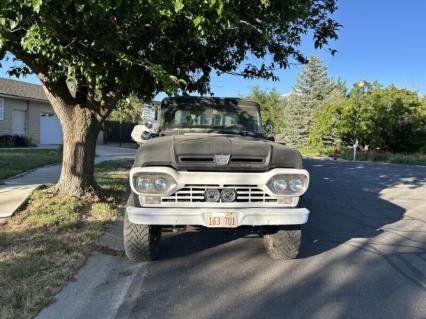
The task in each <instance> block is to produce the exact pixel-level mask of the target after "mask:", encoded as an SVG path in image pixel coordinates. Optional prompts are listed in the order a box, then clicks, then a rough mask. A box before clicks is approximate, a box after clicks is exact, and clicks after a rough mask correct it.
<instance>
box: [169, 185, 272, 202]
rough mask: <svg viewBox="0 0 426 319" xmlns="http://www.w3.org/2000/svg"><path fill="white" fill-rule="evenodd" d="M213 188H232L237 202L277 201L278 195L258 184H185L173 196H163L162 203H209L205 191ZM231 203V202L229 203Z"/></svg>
mask: <svg viewBox="0 0 426 319" xmlns="http://www.w3.org/2000/svg"><path fill="white" fill-rule="evenodd" d="M211 188H219V189H223V188H232V189H235V191H236V192H237V199H236V201H235V202H237V203H277V202H278V199H277V198H276V197H271V196H270V195H269V194H267V193H265V192H264V191H263V190H261V189H260V188H258V186H257V185H223V186H220V185H214V184H211V185H195V184H193V185H185V187H184V188H181V189H180V190H178V191H177V192H176V193H174V194H173V195H171V196H167V197H162V198H161V202H162V203H204V202H205V203H207V202H206V200H205V198H204V193H205V191H206V190H207V189H211ZM227 204H229V203H227Z"/></svg>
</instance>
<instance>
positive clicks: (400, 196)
mask: <svg viewBox="0 0 426 319" xmlns="http://www.w3.org/2000/svg"><path fill="white" fill-rule="evenodd" d="M305 166H306V168H307V169H308V170H309V171H310V173H311V186H310V188H309V191H308V193H307V194H306V196H305V197H304V198H303V205H304V206H306V207H308V208H309V209H310V211H311V216H310V219H309V222H308V224H306V225H305V227H304V230H303V243H302V249H301V253H300V256H299V258H298V259H295V260H291V261H274V260H271V259H269V258H268V256H267V255H266V253H265V251H264V248H263V242H262V239H260V238H257V237H256V236H253V235H247V234H244V233H236V234H235V233H234V234H233V233H223V232H218V231H200V232H194V231H193V232H183V233H169V234H167V235H166V236H165V238H164V240H162V243H161V256H160V260H159V261H155V262H151V263H142V264H139V265H138V264H134V263H130V262H129V261H127V260H125V259H123V258H120V257H117V256H107V255H102V254H99V253H95V254H94V255H93V256H92V257H91V258H90V259H89V261H88V262H87V263H86V265H85V267H83V268H82V269H81V270H80V272H79V273H78V274H77V275H76V278H75V280H74V281H72V282H70V283H69V284H68V285H67V287H66V288H65V289H64V290H63V291H62V292H61V293H60V294H59V295H58V296H56V298H55V301H54V302H53V303H52V304H51V306H49V307H48V308H46V309H45V311H43V312H42V313H41V315H40V316H39V317H38V318H42V319H46V318H59V317H61V318H120V319H121V318H138V319H143V318H150V319H151V318H153V319H163V318H164V319H165V318H167V319H174V318H178V319H190V318H194V319H195V318H196V319H214V318H221V319H224V318H231V319H239V318H244V319H246V318H309V319H318V318H324V319H333V318H345V319H346V318H362V319H365V318H375V319H377V318H386V319H392V318H398V319H399V318H421V319H425V318H426V167H415V166H404V165H386V164H372V163H351V162H335V161H329V160H308V161H306V164H305ZM116 226H117V227H119V225H116ZM118 233H121V230H119V232H118ZM119 242H120V243H121V239H120V241H119Z"/></svg>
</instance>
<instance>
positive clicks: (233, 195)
mask: <svg viewBox="0 0 426 319" xmlns="http://www.w3.org/2000/svg"><path fill="white" fill-rule="evenodd" d="M220 197H221V198H222V202H227V203H230V202H235V200H236V199H237V192H236V191H235V190H234V189H230V188H225V189H222V192H221V193H220Z"/></svg>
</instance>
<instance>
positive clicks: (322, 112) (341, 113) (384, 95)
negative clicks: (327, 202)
mask: <svg viewBox="0 0 426 319" xmlns="http://www.w3.org/2000/svg"><path fill="white" fill-rule="evenodd" d="M360 84H362V87H360ZM425 127H426V107H425V104H423V103H422V99H421V98H420V97H419V96H418V94H417V93H416V92H413V91H410V90H407V89H399V88H397V87H395V86H393V85H391V86H389V87H386V88H382V87H381V86H380V85H379V84H378V83H377V82H374V83H371V84H370V83H368V82H365V81H360V82H357V83H356V85H354V87H353V89H352V90H351V92H350V94H349V96H348V97H347V98H338V99H332V100H329V101H327V102H326V103H324V104H323V105H322V106H321V107H320V108H319V109H318V110H317V111H316V113H315V125H314V127H313V129H312V130H311V134H310V139H311V141H312V142H313V143H315V144H317V145H318V146H322V145H323V141H324V138H326V137H329V136H331V137H333V138H335V139H338V140H341V142H342V143H343V144H345V145H352V144H353V143H354V142H355V140H358V141H359V143H360V145H361V146H366V145H368V146H369V147H371V148H373V149H375V148H379V149H380V150H386V151H392V152H414V151H420V150H422V147H423V148H424V147H425V145H426V130H425Z"/></svg>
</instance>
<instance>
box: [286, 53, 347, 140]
mask: <svg viewBox="0 0 426 319" xmlns="http://www.w3.org/2000/svg"><path fill="white" fill-rule="evenodd" d="M343 87H344V85H343V84H342V83H341V82H337V83H336V82H335V81H334V80H332V79H331V78H330V77H329V75H328V71H327V67H326V66H325V65H324V64H323V63H322V61H321V59H320V58H319V57H317V56H310V57H309V59H308V63H307V64H306V65H305V66H304V67H303V68H302V69H301V71H300V72H299V74H298V76H297V79H296V84H295V85H294V88H293V91H292V92H291V94H289V95H287V96H286V97H285V98H284V101H283V102H284V111H283V121H284V123H283V135H284V140H285V141H286V142H287V143H289V144H291V145H295V146H307V145H308V139H309V131H310V130H311V128H312V125H313V114H314V112H315V111H316V110H317V109H318V108H319V107H320V106H321V104H322V103H323V102H324V101H326V100H327V99H330V98H332V97H335V96H343V95H344V94H345V93H344V89H343Z"/></svg>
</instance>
